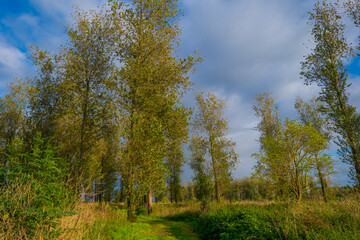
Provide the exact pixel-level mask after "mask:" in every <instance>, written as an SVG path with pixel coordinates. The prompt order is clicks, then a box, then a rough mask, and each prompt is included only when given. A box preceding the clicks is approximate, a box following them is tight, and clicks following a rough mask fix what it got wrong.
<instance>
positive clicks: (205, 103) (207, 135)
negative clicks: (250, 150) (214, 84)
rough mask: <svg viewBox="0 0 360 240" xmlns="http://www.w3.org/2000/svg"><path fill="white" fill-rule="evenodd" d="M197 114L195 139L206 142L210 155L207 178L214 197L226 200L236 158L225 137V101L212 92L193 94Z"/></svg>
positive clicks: (232, 143) (194, 125) (230, 144)
mask: <svg viewBox="0 0 360 240" xmlns="http://www.w3.org/2000/svg"><path fill="white" fill-rule="evenodd" d="M196 103H197V112H196V115H195V119H194V122H193V127H194V129H195V130H196V131H197V133H198V134H199V135H197V137H198V138H199V139H202V141H204V142H205V143H206V149H207V154H208V155H209V156H210V159H209V163H210V165H211V176H212V177H213V179H214V188H215V189H214V190H215V198H216V200H217V201H219V200H220V196H221V195H226V194H227V196H228V197H229V193H230V191H231V172H230V171H231V169H233V168H234V167H235V163H236V162H237V160H238V156H237V154H236V153H235V142H232V141H231V140H229V139H228V138H227V136H226V135H227V133H228V131H229V126H228V122H227V121H226V120H225V119H224V118H223V115H224V110H225V102H224V100H222V99H219V98H217V97H216V96H215V95H214V94H213V93H210V92H209V93H202V92H201V93H198V94H197V95H196Z"/></svg>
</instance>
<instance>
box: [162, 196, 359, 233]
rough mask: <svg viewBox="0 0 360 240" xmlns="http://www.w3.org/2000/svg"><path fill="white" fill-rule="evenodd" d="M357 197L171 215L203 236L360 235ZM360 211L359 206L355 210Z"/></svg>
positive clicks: (257, 204) (218, 207)
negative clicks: (344, 200) (325, 201)
mask: <svg viewBox="0 0 360 240" xmlns="http://www.w3.org/2000/svg"><path fill="white" fill-rule="evenodd" d="M357 205H358V203H357V200H356V199H353V200H351V201H347V202H331V203H322V204H319V203H318V202H306V203H305V204H304V205H298V206H293V205H292V204H288V203H276V204H266V203H261V202H255V203H253V204H251V203H249V204H244V205H218V206H215V208H214V209H212V210H210V211H209V212H207V213H201V214H199V212H198V213H194V212H183V213H179V214H175V215H173V216H171V217H170V218H169V219H171V220H175V221H187V222H189V223H191V224H192V225H193V226H194V228H195V230H196V232H197V233H198V234H199V236H200V237H201V239H206V240H208V239H219V240H221V239H324V240H325V239H334V240H335V239H358V237H359V236H360V231H359V229H360V228H359V227H360V219H359V216H358V214H357V213H356V212H354V209H358V206H357ZM356 211H357V210H356Z"/></svg>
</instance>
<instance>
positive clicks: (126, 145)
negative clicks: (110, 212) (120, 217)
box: [109, 0, 198, 221]
mask: <svg viewBox="0 0 360 240" xmlns="http://www.w3.org/2000/svg"><path fill="white" fill-rule="evenodd" d="M130 4H131V7H130V6H126V5H125V4H124V3H122V2H121V3H118V2H116V1H110V8H111V10H110V13H109V19H110V23H111V24H110V25H111V26H112V33H113V35H115V37H116V41H115V42H114V45H115V47H116V51H115V53H116V57H117V61H118V63H119V64H118V65H119V66H120V67H119V69H118V70H117V72H116V73H115V75H116V77H117V86H118V92H117V93H118V97H119V103H120V106H121V109H122V110H123V116H122V119H123V123H124V127H123V132H122V138H123V153H122V162H121V174H122V178H123V183H124V187H125V191H126V195H127V201H128V219H129V220H130V221H134V220H135V215H134V214H135V212H134V211H135V206H136V204H138V203H139V202H140V200H141V198H142V197H143V196H144V195H145V194H147V195H148V200H151V195H150V194H151V190H152V188H154V187H156V186H160V185H161V184H163V183H164V181H165V174H164V172H165V169H164V165H163V160H164V157H165V154H166V151H165V143H166V136H165V135H166V134H167V132H166V131H167V129H168V125H167V121H168V120H166V121H165V119H166V117H168V114H167V113H168V112H169V111H173V110H174V109H176V107H177V106H178V104H179V101H180V98H181V95H182V94H183V92H185V91H186V90H187V89H188V88H189V86H190V85H191V82H190V81H189V80H188V76H187V74H188V72H189V71H190V70H192V68H193V65H194V64H195V63H196V62H197V61H198V60H197V59H194V57H192V56H189V57H187V58H185V59H181V58H178V57H177V56H176V55H175V51H176V50H177V48H178V44H179V41H180V38H179V34H180V32H181V31H180V28H179V26H178V17H179V14H180V12H181V10H180V9H179V7H178V6H177V1H176V0H157V1H153V0H132V1H130ZM174 121H175V119H174ZM148 206H149V209H148V211H151V209H150V204H148Z"/></svg>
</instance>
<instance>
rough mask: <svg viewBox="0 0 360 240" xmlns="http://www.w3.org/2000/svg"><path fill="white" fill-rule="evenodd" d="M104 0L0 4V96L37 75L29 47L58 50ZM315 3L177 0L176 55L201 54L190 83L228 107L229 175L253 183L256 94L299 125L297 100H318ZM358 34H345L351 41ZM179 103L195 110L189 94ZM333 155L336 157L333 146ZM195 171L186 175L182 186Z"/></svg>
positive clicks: (358, 77)
mask: <svg viewBox="0 0 360 240" xmlns="http://www.w3.org/2000/svg"><path fill="white" fill-rule="evenodd" d="M105 2H106V1H104V0H1V8H0V94H2V93H3V92H4V91H5V89H6V84H8V83H9V82H10V81H11V80H13V79H14V78H26V77H31V76H33V75H34V71H35V69H34V67H33V66H32V64H31V61H30V59H29V57H28V56H29V47H30V46H31V45H32V44H36V45H38V46H39V47H40V48H46V49H49V50H56V49H57V48H58V47H59V46H60V45H61V44H63V43H65V41H66V35H65V28H66V26H68V25H71V24H72V16H71V13H72V12H73V5H78V6H79V7H80V8H81V9H84V10H88V9H95V8H96V6H100V5H102V4H104V3H105ZM314 3H315V1H314V0H291V1H289V0H272V1H269V0H180V4H181V7H182V8H183V9H184V11H185V15H184V16H183V18H182V21H181V24H182V26H183V32H182V37H181V39H182V41H181V45H180V47H181V50H180V51H179V55H180V56H184V57H185V56H188V55H189V54H193V52H194V50H198V51H199V54H200V56H202V57H204V58H205V61H204V62H202V63H201V64H199V65H197V66H196V68H197V69H198V71H197V72H195V73H194V74H192V75H191V76H190V79H191V80H192V81H194V82H195V83H196V87H195V89H197V88H200V89H201V90H204V91H213V92H214V93H215V94H216V95H217V96H218V97H221V98H224V99H225V100H226V103H227V109H226V113H225V117H226V118H227V119H228V121H229V124H230V127H231V132H230V134H229V137H230V138H231V139H232V140H234V141H236V143H237V147H236V151H237V153H238V154H239V157H240V163H238V164H237V167H236V170H235V171H234V176H235V177H236V178H237V177H244V176H250V174H251V172H252V167H253V166H254V164H255V159H253V158H251V154H252V153H255V152H257V151H258V150H259V143H258V142H257V139H258V137H259V134H258V132H257V131H256V130H254V128H255V126H256V124H257V122H258V119H256V117H255V115H254V112H253V110H252V104H254V103H255V96H256V94H257V93H263V92H265V91H269V92H271V93H272V95H273V96H275V97H277V101H278V104H279V109H280V114H281V116H283V117H289V118H292V119H293V118H296V117H297V116H296V111H295V109H294V102H295V98H296V96H301V97H303V98H305V99H308V98H311V97H312V96H316V94H317V93H318V91H319V89H318V88H317V87H316V86H305V85H304V81H303V80H302V79H301V78H300V75H299V72H300V68H301V65H300V62H301V61H302V60H304V56H306V55H307V54H309V53H310V51H311V47H313V45H312V41H311V39H312V38H311V34H310V32H311V26H309V25H308V24H307V21H308V14H307V12H309V11H311V9H312V8H313V5H314ZM357 35H358V29H356V30H354V29H352V30H351V31H349V32H347V36H348V37H349V39H351V41H355V39H356V36H357ZM349 64H350V70H351V71H350V82H351V83H352V86H351V88H350V93H351V98H350V100H351V103H352V104H353V105H355V106H356V107H358V108H359V105H360V71H359V69H360V68H359V59H358V58H356V59H355V60H354V61H352V62H350V63H349ZM184 101H186V104H187V105H188V106H194V98H193V95H192V94H188V95H187V96H186V97H185V99H184ZM330 152H336V146H335V145H334V144H333V145H332V148H331V149H330ZM346 167H347V166H345V165H344V164H341V163H339V164H338V166H337V171H338V174H337V175H336V176H335V177H334V181H335V182H337V183H338V184H340V185H344V184H347V181H348V178H347V176H346V169H345V168H346ZM191 175H192V172H191V171H190V170H189V168H188V167H185V168H184V174H183V176H184V179H185V181H189V180H191Z"/></svg>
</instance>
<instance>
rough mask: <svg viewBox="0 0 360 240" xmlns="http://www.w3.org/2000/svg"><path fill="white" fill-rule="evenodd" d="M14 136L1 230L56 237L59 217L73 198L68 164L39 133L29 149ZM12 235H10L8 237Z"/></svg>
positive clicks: (1, 200) (1, 201)
mask: <svg viewBox="0 0 360 240" xmlns="http://www.w3.org/2000/svg"><path fill="white" fill-rule="evenodd" d="M23 149H24V148H23V144H22V141H21V140H19V139H15V141H14V142H13V144H12V146H10V151H9V154H7V158H8V159H7V165H6V167H5V168H3V169H2V171H1V174H2V178H1V179H3V181H4V182H2V187H1V189H0V190H1V192H2V193H3V194H1V195H0V216H1V220H0V221H2V222H1V223H0V224H1V225H2V226H3V227H2V228H0V234H2V235H3V236H7V238H9V239H14V237H16V238H20V237H21V238H39V237H40V236H39V235H41V237H45V238H47V239H49V238H54V237H56V236H58V235H59V233H60V232H59V231H60V230H57V231H55V230H54V229H55V227H56V226H57V223H58V221H57V220H58V219H59V218H61V217H62V216H65V215H69V214H71V212H66V211H65V210H64V209H67V208H68V207H67V206H69V204H70V203H71V202H72V201H71V198H70V197H69V189H67V188H66V186H65V173H66V167H65V164H64V161H63V160H62V159H58V158H56V157H55V153H56V151H55V149H54V148H53V147H51V145H50V144H49V143H45V140H44V139H42V138H41V136H40V135H39V134H37V135H36V136H35V138H34V140H33V145H32V147H31V149H30V151H27V152H25V151H23ZM9 236H11V237H9Z"/></svg>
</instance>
